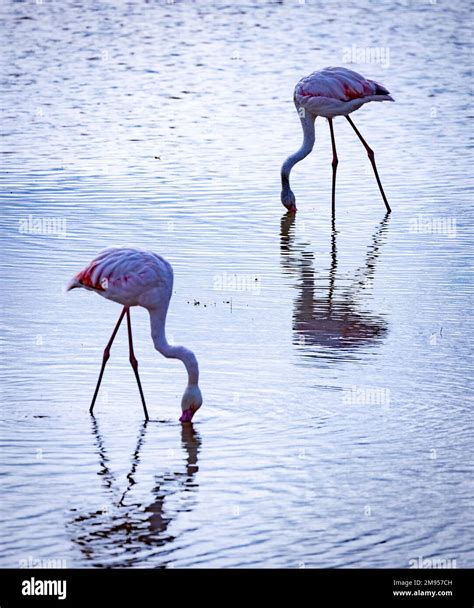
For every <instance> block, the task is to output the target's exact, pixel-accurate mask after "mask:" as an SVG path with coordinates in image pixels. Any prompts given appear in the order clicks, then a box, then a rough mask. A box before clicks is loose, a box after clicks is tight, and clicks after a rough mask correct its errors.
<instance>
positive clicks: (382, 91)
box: [295, 67, 391, 106]
mask: <svg viewBox="0 0 474 608" xmlns="http://www.w3.org/2000/svg"><path fill="white" fill-rule="evenodd" d="M379 96H388V97H385V98H386V99H391V98H390V95H389V92H388V90H387V89H386V88H385V87H384V86H383V85H382V84H380V83H378V82H376V81H375V80H369V79H368V78H364V76H362V75H361V74H358V73H357V72H354V71H353V70H348V69H347V68H340V67H330V68H324V69H323V70H319V71H317V72H313V73H312V74H310V75H309V76H306V77H305V78H302V79H301V80H300V81H299V82H298V84H297V85H296V88H295V101H296V102H297V104H298V105H302V106H305V105H307V104H308V102H309V103H311V101H312V100H313V99H314V98H318V97H320V98H322V99H321V101H323V100H328V101H336V102H340V101H342V102H350V101H353V100H361V101H362V100H365V99H366V100H367V101H371V100H374V101H375V100H380V101H382V98H381V97H379ZM314 101H317V100H314Z"/></svg>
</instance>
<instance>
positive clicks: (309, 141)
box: [281, 112, 316, 189]
mask: <svg viewBox="0 0 474 608" xmlns="http://www.w3.org/2000/svg"><path fill="white" fill-rule="evenodd" d="M315 119H316V117H315V116H314V115H312V114H310V113H309V112H306V115H305V116H304V117H302V116H300V120H301V126H302V127H303V143H302V144H301V147H300V149H299V150H297V151H296V152H295V153H294V154H292V155H291V156H289V157H288V158H287V159H286V160H285V162H284V163H283V165H282V167H281V185H282V187H283V189H285V188H289V187H290V172H291V169H292V168H293V167H294V166H295V165H296V163H298V162H299V161H300V160H303V158H305V157H306V156H308V154H309V153H310V152H311V150H312V149H313V146H314V140H315V135H314V121H315Z"/></svg>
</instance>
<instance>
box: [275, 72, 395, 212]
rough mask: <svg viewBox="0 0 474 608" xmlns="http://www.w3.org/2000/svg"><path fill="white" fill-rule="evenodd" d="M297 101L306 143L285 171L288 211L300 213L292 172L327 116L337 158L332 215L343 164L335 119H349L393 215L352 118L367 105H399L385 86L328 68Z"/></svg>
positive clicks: (307, 81) (308, 80) (302, 86)
mask: <svg viewBox="0 0 474 608" xmlns="http://www.w3.org/2000/svg"><path fill="white" fill-rule="evenodd" d="M293 100H294V102H295V106H296V110H297V112H298V115H299V117H300V120H301V126H302V127H303V134H304V140H303V144H302V146H301V148H300V149H299V150H298V151H297V152H295V153H294V154H292V155H291V156H289V157H288V158H287V159H286V160H285V162H284V163H283V165H282V167H281V185H282V191H281V202H282V203H283V205H284V206H285V207H286V208H287V209H288V211H292V212H294V211H296V200H295V195H294V194H293V192H292V190H291V188H290V171H291V169H292V168H293V166H294V165H295V164H296V163H297V162H299V161H300V160H303V158H305V157H306V156H308V154H309V153H310V152H311V150H312V149H313V146H314V139H315V138H314V121H315V120H316V117H317V116H324V117H325V118H327V119H328V122H329V129H330V131H331V143H332V154H333V156H332V213H333V216H334V213H335V209H336V171H337V165H338V162H339V161H338V158H337V152H336V140H335V139H334V128H333V124H332V119H333V118H334V116H345V117H346V118H347V120H348V121H349V124H350V125H351V127H352V128H353V129H354V131H355V132H356V134H357V137H358V138H359V139H360V141H361V142H362V145H363V146H364V148H365V149H366V151H367V154H368V156H369V160H370V162H371V164H372V168H373V170H374V173H375V178H376V180H377V184H378V186H379V189H380V193H381V195H382V198H383V202H384V203H385V207H386V208H387V212H388V213H390V212H391V209H390V206H389V204H388V201H387V197H386V196H385V192H384V191H383V188H382V183H381V181H380V178H379V174H378V171H377V166H376V164H375V158H374V151H373V150H372V148H370V147H369V145H368V144H367V142H366V141H365V139H364V138H363V137H362V135H361V134H360V132H359V130H358V129H357V127H356V126H355V124H354V123H353V122H352V120H351V119H350V118H349V114H350V113H351V112H354V111H355V110H358V109H359V108H360V107H361V106H363V105H364V103H367V102H369V101H395V100H394V99H393V97H391V96H390V94H389V92H388V91H387V89H386V88H385V87H384V86H383V85H382V84H380V83H378V82H375V81H374V80H368V79H367V78H364V77H363V76H361V75H360V74H358V73H357V72H353V71H352V70H348V69H346V68H324V69H323V70H319V71H318V72H313V73H312V74H310V75H309V76H306V77H305V78H302V79H301V80H300V81H299V82H298V84H297V85H296V87H295V92H294V95H293Z"/></svg>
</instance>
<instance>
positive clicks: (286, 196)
mask: <svg viewBox="0 0 474 608" xmlns="http://www.w3.org/2000/svg"><path fill="white" fill-rule="evenodd" d="M281 202H282V205H283V206H284V207H286V208H287V209H288V211H289V212H290V213H295V212H296V199H295V195H294V194H293V191H292V190H291V188H290V186H289V185H285V186H283V190H282V191H281Z"/></svg>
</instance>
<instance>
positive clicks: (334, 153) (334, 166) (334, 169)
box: [328, 118, 339, 219]
mask: <svg viewBox="0 0 474 608" xmlns="http://www.w3.org/2000/svg"><path fill="white" fill-rule="evenodd" d="M328 122H329V129H330V131H331V144H332V217H333V219H334V218H335V216H336V172H337V165H338V163H339V160H338V158H337V151H336V140H335V138H334V127H333V124H332V118H328Z"/></svg>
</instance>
